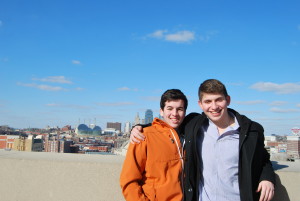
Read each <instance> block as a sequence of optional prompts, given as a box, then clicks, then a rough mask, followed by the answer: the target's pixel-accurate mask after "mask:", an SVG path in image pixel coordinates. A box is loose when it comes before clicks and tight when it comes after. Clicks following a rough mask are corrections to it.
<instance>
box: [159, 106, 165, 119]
mask: <svg viewBox="0 0 300 201" xmlns="http://www.w3.org/2000/svg"><path fill="white" fill-rule="evenodd" d="M159 114H160V116H162V117H163V116H164V111H163V110H162V109H161V108H160V110H159Z"/></svg>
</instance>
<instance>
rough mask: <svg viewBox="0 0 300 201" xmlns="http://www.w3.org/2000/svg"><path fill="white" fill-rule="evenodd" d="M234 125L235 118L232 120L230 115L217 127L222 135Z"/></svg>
mask: <svg viewBox="0 0 300 201" xmlns="http://www.w3.org/2000/svg"><path fill="white" fill-rule="evenodd" d="M232 124H234V118H232V117H231V116H230V115H229V114H227V115H226V117H225V118H224V120H223V121H222V122H220V123H219V124H216V126H217V127H218V131H219V134H220V135H222V134H223V133H224V131H225V129H226V128H228V127H229V126H230V125H232Z"/></svg>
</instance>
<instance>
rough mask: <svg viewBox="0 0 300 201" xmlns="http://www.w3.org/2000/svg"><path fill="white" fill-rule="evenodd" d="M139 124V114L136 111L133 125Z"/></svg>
mask: <svg viewBox="0 0 300 201" xmlns="http://www.w3.org/2000/svg"><path fill="white" fill-rule="evenodd" d="M137 124H140V116H139V113H136V116H135V118H134V125H137Z"/></svg>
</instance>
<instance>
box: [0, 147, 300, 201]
mask: <svg viewBox="0 0 300 201" xmlns="http://www.w3.org/2000/svg"><path fill="white" fill-rule="evenodd" d="M123 160H124V157H123V156H117V155H98V154H97V155H90V154H62V153H47V152H18V151H5V150H0V164H1V165H0V180H1V182H0V195H1V200H5V201H16V200H18V201H28V200H30V201H39V200H43V201H57V200H60V201H81V200H88V201H112V200H113V201H124V198H123V196H122V193H121V189H120V185H119V175H120V171H121V168H122V164H123ZM272 163H273V166H274V169H275V171H276V175H277V187H276V191H275V197H274V199H273V201H290V200H297V199H299V197H300V192H299V185H298V181H299V180H300V162H288V161H273V162H272Z"/></svg>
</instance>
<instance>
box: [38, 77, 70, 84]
mask: <svg viewBox="0 0 300 201" xmlns="http://www.w3.org/2000/svg"><path fill="white" fill-rule="evenodd" d="M32 80H37V81H41V82H54V83H62V84H72V82H71V81H70V80H68V79H66V78H65V76H49V77H45V78H32Z"/></svg>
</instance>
